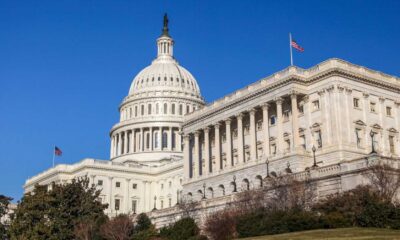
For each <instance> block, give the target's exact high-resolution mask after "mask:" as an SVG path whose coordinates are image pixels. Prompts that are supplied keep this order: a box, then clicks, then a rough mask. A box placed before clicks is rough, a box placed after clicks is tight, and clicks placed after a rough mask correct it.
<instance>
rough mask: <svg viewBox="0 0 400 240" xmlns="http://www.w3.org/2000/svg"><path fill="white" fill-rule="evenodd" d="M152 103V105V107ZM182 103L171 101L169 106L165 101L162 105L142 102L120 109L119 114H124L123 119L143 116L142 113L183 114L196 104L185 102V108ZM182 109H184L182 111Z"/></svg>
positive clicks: (193, 108)
mask: <svg viewBox="0 0 400 240" xmlns="http://www.w3.org/2000/svg"><path fill="white" fill-rule="evenodd" d="M153 105H154V107H153ZM184 107H185V105H184V104H179V105H178V104H175V103H172V104H171V107H170V108H169V106H168V104H167V103H164V104H163V105H161V104H159V103H156V104H151V103H149V104H147V107H146V105H144V104H142V105H140V106H134V108H127V109H124V110H122V111H121V114H122V115H124V116H125V117H122V118H123V119H127V118H132V117H137V116H144V115H151V114H172V115H176V114H178V115H181V116H182V115H183V114H187V113H190V112H191V111H195V110H196V109H197V108H198V106H197V105H189V104H186V109H185V108H184ZM184 110H186V111H185V112H184Z"/></svg>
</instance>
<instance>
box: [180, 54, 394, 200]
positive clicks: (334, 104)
mask: <svg viewBox="0 0 400 240" xmlns="http://www.w3.org/2000/svg"><path fill="white" fill-rule="evenodd" d="M399 130H400V79H398V78H396V77H393V76H389V75H386V74H383V73H380V72H376V71H373V70H369V69H366V68H364V67H361V66H357V65H353V64H351V63H348V62H345V61H343V60H340V59H329V60H327V61H325V62H322V63H320V64H318V65H316V66H314V67H312V68H310V69H301V68H298V67H289V68H287V69H285V70H283V71H280V72H277V73H276V74H273V75H272V76H269V77H267V78H264V79H262V80H260V81H258V82H256V83H254V84H251V85H249V86H247V87H245V88H243V89H240V90H238V91H236V92H234V93H232V94H229V95H227V96H225V97H223V98H221V99H219V100H217V101H215V102H213V103H210V104H208V105H207V106H206V107H204V108H202V109H201V110H199V111H195V112H193V113H192V114H189V115H188V116H186V117H185V120H184V124H183V133H184V176H185V179H184V187H183V188H184V196H187V197H189V198H192V199H197V200H199V199H201V198H203V197H204V191H206V193H205V196H206V197H207V198H213V197H221V196H223V195H226V194H231V193H232V192H233V191H234V189H235V187H234V185H236V189H237V190H238V191H240V190H246V189H250V188H254V187H257V186H260V185H261V184H262V179H264V178H265V177H266V174H267V173H266V162H267V161H268V167H269V171H270V172H273V173H275V174H283V173H285V171H286V169H287V168H290V170H291V171H292V172H294V173H296V172H302V171H304V170H305V169H307V168H309V167H311V166H313V164H314V161H313V151H312V149H313V147H314V148H315V150H316V151H315V155H316V162H317V165H318V166H319V167H323V166H329V165H333V164H338V163H342V162H345V161H350V160H352V159H357V158H360V157H362V156H367V155H368V154H369V153H370V152H371V148H372V147H371V146H372V144H371V137H370V133H371V132H373V133H374V146H375V150H376V151H377V152H378V154H379V155H380V156H384V157H391V158H393V159H398V156H399V153H400V144H399Z"/></svg>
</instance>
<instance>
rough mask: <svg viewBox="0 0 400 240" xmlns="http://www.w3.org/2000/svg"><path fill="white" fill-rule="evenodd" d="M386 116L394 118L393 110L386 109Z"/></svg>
mask: <svg viewBox="0 0 400 240" xmlns="http://www.w3.org/2000/svg"><path fill="white" fill-rule="evenodd" d="M386 116H389V117H390V116H392V108H391V107H386Z"/></svg>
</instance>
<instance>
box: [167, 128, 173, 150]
mask: <svg viewBox="0 0 400 240" xmlns="http://www.w3.org/2000/svg"><path fill="white" fill-rule="evenodd" d="M167 142H168V150H169V151H172V127H169V128H168V141H167Z"/></svg>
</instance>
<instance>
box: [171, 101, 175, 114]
mask: <svg viewBox="0 0 400 240" xmlns="http://www.w3.org/2000/svg"><path fill="white" fill-rule="evenodd" d="M171 111H172V114H175V103H173V104H172V109H171Z"/></svg>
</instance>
